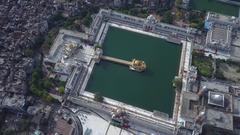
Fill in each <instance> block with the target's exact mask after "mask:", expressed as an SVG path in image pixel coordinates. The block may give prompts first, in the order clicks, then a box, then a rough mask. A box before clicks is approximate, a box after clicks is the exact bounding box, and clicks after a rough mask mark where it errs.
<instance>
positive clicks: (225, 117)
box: [206, 109, 233, 130]
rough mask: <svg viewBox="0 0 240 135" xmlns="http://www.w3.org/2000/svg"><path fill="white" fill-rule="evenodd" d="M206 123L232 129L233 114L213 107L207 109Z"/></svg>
mask: <svg viewBox="0 0 240 135" xmlns="http://www.w3.org/2000/svg"><path fill="white" fill-rule="evenodd" d="M206 115H207V123H208V124H211V125H214V126H215V127H218V128H222V129H227V130H233V115H232V114H231V113H226V112H221V111H218V110H214V109H207V112H206Z"/></svg>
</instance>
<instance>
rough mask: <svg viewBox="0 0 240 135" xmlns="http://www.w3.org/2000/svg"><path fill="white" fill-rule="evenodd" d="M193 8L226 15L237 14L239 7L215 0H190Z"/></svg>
mask: <svg viewBox="0 0 240 135" xmlns="http://www.w3.org/2000/svg"><path fill="white" fill-rule="evenodd" d="M191 6H192V8H193V9H197V10H203V11H213V12H217V13H222V14H226V15H232V16H238V10H239V7H237V6H232V5H228V4H224V3H221V2H218V1H217V0H191Z"/></svg>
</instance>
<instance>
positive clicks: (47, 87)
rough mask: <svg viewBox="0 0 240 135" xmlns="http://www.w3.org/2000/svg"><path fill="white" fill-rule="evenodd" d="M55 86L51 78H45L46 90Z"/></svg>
mask: <svg viewBox="0 0 240 135" xmlns="http://www.w3.org/2000/svg"><path fill="white" fill-rule="evenodd" d="M52 86H53V83H52V81H51V80H50V79H44V80H43V88H45V89H46V90H48V89H50V88H51V87H52Z"/></svg>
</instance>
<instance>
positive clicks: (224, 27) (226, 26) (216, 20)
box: [205, 12, 240, 53]
mask: <svg viewBox="0 0 240 135" xmlns="http://www.w3.org/2000/svg"><path fill="white" fill-rule="evenodd" d="M239 27H240V19H239V18H237V17H234V16H226V15H222V14H218V13H214V12H208V13H207V16H206V20H205V28H206V29H207V31H208V32H207V37H206V45H207V46H209V48H211V49H213V50H215V51H224V52H227V53H229V52H230V50H231V45H232V37H233V35H234V34H235V32H236V30H237V29H238V28H239Z"/></svg>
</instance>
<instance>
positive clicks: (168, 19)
mask: <svg viewBox="0 0 240 135" xmlns="http://www.w3.org/2000/svg"><path fill="white" fill-rule="evenodd" d="M162 22H164V23H169V24H172V23H173V15H172V13H171V11H167V12H166V13H165V14H164V15H163V17H162Z"/></svg>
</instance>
